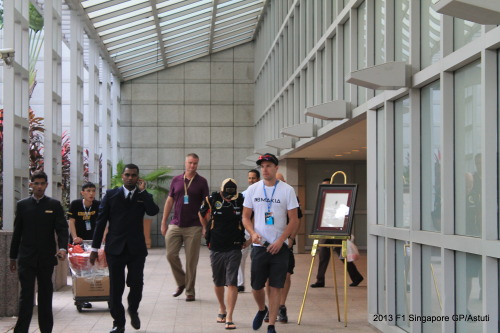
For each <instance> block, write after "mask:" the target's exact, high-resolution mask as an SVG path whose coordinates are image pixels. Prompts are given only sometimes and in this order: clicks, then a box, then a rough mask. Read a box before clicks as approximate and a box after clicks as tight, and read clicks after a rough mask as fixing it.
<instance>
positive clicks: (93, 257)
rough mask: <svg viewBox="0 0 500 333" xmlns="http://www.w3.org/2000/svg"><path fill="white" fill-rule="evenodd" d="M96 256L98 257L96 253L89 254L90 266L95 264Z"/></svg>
mask: <svg viewBox="0 0 500 333" xmlns="http://www.w3.org/2000/svg"><path fill="white" fill-rule="evenodd" d="M97 256H98V254H97V252H96V251H92V252H90V257H89V261H90V264H92V265H93V264H95V261H96V259H97Z"/></svg>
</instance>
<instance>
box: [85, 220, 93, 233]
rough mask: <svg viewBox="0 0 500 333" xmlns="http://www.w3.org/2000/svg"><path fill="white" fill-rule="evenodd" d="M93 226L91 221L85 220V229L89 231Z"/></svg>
mask: <svg viewBox="0 0 500 333" xmlns="http://www.w3.org/2000/svg"><path fill="white" fill-rule="evenodd" d="M91 228H92V226H91V225H90V221H85V229H87V231H89V230H90V229H91Z"/></svg>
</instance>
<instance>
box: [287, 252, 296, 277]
mask: <svg viewBox="0 0 500 333" xmlns="http://www.w3.org/2000/svg"><path fill="white" fill-rule="evenodd" d="M288 252H289V255H290V257H289V258H288V271H287V272H288V273H290V274H293V269H294V268H295V256H294V254H293V247H291V248H290V247H289V248H288Z"/></svg>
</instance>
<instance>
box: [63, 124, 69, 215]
mask: <svg viewBox="0 0 500 333" xmlns="http://www.w3.org/2000/svg"><path fill="white" fill-rule="evenodd" d="M61 140H62V143H61V164H62V170H61V176H62V177H61V178H62V201H61V203H62V205H63V207H64V208H68V207H69V197H70V195H69V186H70V174H71V170H70V168H71V160H70V151H71V138H70V136H69V133H68V131H64V132H63V134H62V137H61Z"/></svg>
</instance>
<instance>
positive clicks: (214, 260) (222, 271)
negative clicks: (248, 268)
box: [210, 249, 241, 287]
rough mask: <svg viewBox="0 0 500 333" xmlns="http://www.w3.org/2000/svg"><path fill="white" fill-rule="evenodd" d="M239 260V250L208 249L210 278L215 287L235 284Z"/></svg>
mask: <svg viewBox="0 0 500 333" xmlns="http://www.w3.org/2000/svg"><path fill="white" fill-rule="evenodd" d="M240 262H241V250H240V249H235V250H230V251H226V252H216V251H210V263H211V264H212V278H213V280H214V284H215V286H216V287H223V286H237V285H238V269H239V268H240Z"/></svg>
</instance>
